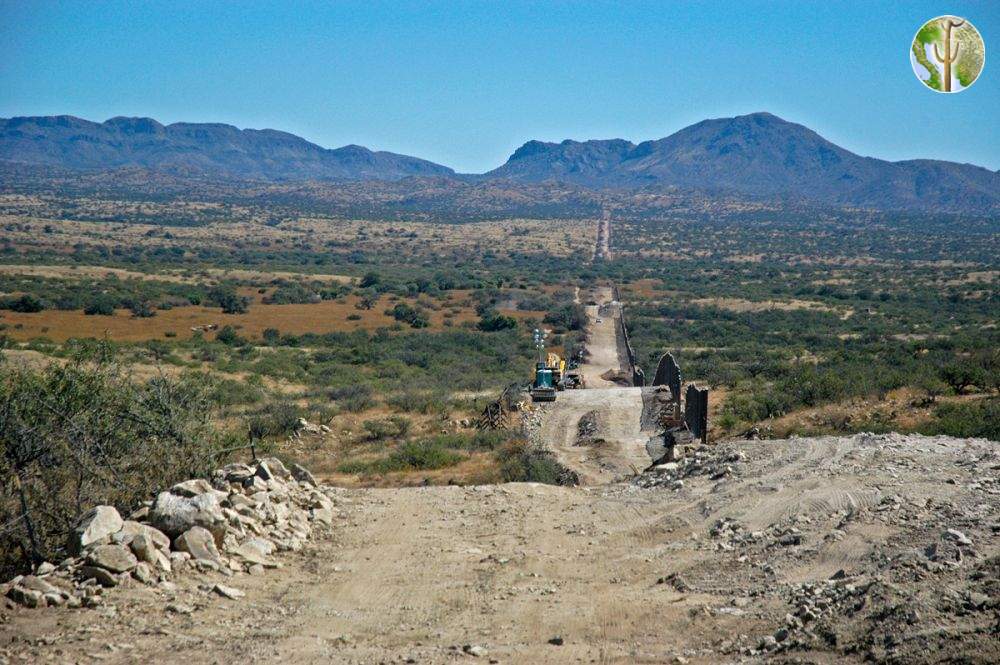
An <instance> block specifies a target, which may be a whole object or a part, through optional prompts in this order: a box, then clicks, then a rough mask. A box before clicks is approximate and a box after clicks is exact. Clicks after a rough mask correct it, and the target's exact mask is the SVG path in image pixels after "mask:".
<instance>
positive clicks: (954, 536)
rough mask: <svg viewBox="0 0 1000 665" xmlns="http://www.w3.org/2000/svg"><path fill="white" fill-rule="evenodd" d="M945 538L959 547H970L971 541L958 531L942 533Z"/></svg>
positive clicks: (949, 530)
mask: <svg viewBox="0 0 1000 665" xmlns="http://www.w3.org/2000/svg"><path fill="white" fill-rule="evenodd" d="M944 536H945V538H948V539H950V540H954V541H955V542H956V543H958V544H959V545H967V546H970V547H971V546H972V540H971V539H970V538H969V537H968V536H966V535H965V534H964V533H962V532H961V531H959V530H958V529H948V530H947V531H945V532H944Z"/></svg>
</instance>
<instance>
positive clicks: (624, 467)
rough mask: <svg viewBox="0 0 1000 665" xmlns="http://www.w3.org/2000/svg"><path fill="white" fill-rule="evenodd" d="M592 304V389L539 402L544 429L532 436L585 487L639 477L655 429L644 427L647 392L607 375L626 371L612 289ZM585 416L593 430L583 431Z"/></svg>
mask: <svg viewBox="0 0 1000 665" xmlns="http://www.w3.org/2000/svg"><path fill="white" fill-rule="evenodd" d="M590 298H591V299H593V300H594V301H596V302H598V303H600V304H599V305H588V306H587V307H586V309H587V316H588V319H589V323H588V326H587V351H588V356H587V360H586V362H585V363H584V364H582V365H581V366H580V368H579V369H580V372H581V374H583V376H584V380H585V381H586V386H587V388H586V389H585V390H566V391H563V392H560V393H558V396H557V398H556V401H555V402H554V403H548V404H546V403H542V404H539V405H537V407H538V409H539V412H540V415H541V427H540V428H539V429H538V431H537V432H536V433H534V434H533V436H532V438H533V439H534V440H535V441H536V442H537V443H539V444H540V445H542V446H545V447H546V448H548V449H549V450H551V451H553V452H554V453H555V455H556V458H557V459H558V460H559V461H560V462H561V463H562V464H563V465H564V466H566V467H567V468H569V469H571V470H572V471H574V472H576V474H577V475H578V476H579V478H580V483H581V484H583V485H602V484H607V483H610V482H614V481H616V480H621V479H623V478H626V477H630V476H633V475H635V474H637V473H639V472H640V471H642V470H643V469H645V468H646V467H648V466H649V463H650V461H651V460H650V458H649V456H648V455H647V454H646V448H645V446H646V441H648V440H649V437H650V436H652V435H653V434H654V433H655V432H654V431H653V430H648V431H647V430H643V429H642V425H643V423H642V409H643V391H642V389H641V388H633V387H624V386H619V385H618V384H616V383H615V382H614V381H610V380H608V379H606V378H604V377H605V376H610V375H612V374H620V373H621V372H622V369H623V359H622V358H621V357H620V356H619V348H620V346H621V345H620V344H619V343H618V318H619V317H620V316H621V311H620V308H619V306H618V304H617V303H612V302H611V289H610V288H599V289H595V290H594V292H592V293H591V294H590ZM581 419H583V420H585V421H587V422H589V423H590V426H591V428H592V431H589V432H588V433H587V434H586V436H581V435H580V423H581Z"/></svg>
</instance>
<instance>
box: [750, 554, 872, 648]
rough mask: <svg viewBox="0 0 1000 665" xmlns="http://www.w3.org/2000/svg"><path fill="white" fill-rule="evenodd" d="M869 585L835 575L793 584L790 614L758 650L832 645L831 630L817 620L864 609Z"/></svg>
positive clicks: (833, 640)
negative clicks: (822, 644) (815, 643)
mask: <svg viewBox="0 0 1000 665" xmlns="http://www.w3.org/2000/svg"><path fill="white" fill-rule="evenodd" d="M871 586H872V582H871V581H869V580H865V579H859V578H850V577H847V576H846V575H844V573H843V571H838V572H837V574H835V575H834V576H833V577H832V578H831V579H829V580H825V581H822V582H807V583H802V584H793V585H791V587H790V588H789V589H788V594H789V602H790V604H791V606H792V607H793V608H795V609H794V612H791V613H788V614H786V615H785V621H784V625H782V626H781V627H780V628H778V630H776V631H775V633H774V635H768V636H766V637H765V638H764V639H763V640H761V642H760V644H759V645H758V647H757V648H758V650H760V651H765V652H773V651H783V650H786V649H794V648H800V647H804V646H808V645H810V644H812V643H814V642H816V641H820V640H822V641H825V642H828V643H829V642H831V641H832V642H833V643H836V636H835V635H834V634H832V633H831V632H830V630H831V628H830V627H829V626H827V625H821V621H820V620H821V619H823V618H826V617H830V616H832V615H835V614H842V613H851V612H854V611H857V610H859V609H861V608H862V607H864V605H865V596H866V594H867V593H868V591H869V588H870V587H871Z"/></svg>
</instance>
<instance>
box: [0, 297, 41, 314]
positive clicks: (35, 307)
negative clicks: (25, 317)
mask: <svg viewBox="0 0 1000 665" xmlns="http://www.w3.org/2000/svg"><path fill="white" fill-rule="evenodd" d="M0 309H9V310H10V311H12V312H20V313H22V314H35V313H37V312H41V311H42V310H44V309H45V303H44V302H42V301H41V300H40V299H39V298H38V297H36V296H34V295H32V294H30V293H26V294H24V295H23V296H19V297H17V298H0Z"/></svg>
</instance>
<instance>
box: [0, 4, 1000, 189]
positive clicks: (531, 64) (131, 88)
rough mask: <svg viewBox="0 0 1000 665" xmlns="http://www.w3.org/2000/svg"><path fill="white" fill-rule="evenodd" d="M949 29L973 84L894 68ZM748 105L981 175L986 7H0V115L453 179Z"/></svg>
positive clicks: (986, 158)
mask: <svg viewBox="0 0 1000 665" xmlns="http://www.w3.org/2000/svg"><path fill="white" fill-rule="evenodd" d="M944 13H951V14H957V15H961V16H964V17H966V18H968V19H969V20H971V21H972V23H973V24H975V25H976V27H977V28H978V29H979V31H980V33H981V34H982V35H983V38H984V40H985V42H986V66H985V69H984V71H983V73H982V75H981V76H980V79H979V80H978V81H977V82H976V83H975V85H973V86H972V88H970V89H969V90H967V91H964V92H962V93H960V94H957V95H942V94H938V93H934V92H932V91H930V90H928V89H926V88H925V87H924V86H922V85H921V84H920V83H919V82H918V81H917V80H916V78H915V77H914V75H913V73H912V71H911V69H910V60H909V51H908V49H909V44H910V41H911V39H912V38H913V35H914V33H915V32H916V30H917V28H918V27H919V26H920V25H921V24H922V23H923V22H924V21H925V20H927V19H929V18H932V17H934V16H938V15H940V14H944ZM759 110H767V111H771V112H772V113H775V114H777V115H780V116H782V117H784V118H786V119H788V120H793V121H795V122H800V123H802V124H805V125H807V126H809V127H811V128H813V129H815V130H816V131H818V132H819V133H820V134H822V135H824V136H825V137H826V138H828V139H830V140H831V141H834V142H835V143H838V144H840V145H842V146H844V147H846V148H848V149H850V150H853V151H855V152H858V153H861V154H864V155H871V156H875V157H882V158H886V159H907V158H914V157H930V158H938V159H949V160H954V161H961V162H971V163H975V164H981V165H984V166H987V167H989V168H992V169H998V168H1000V2H996V0H986V1H983V2H962V1H955V0H949V2H947V3H942V2H923V1H920V0H908V1H907V2H879V1H868V2H802V1H799V2H759V3H755V2H750V1H749V0H743V1H741V2H694V1H690V2H617V3H615V2H606V3H605V2H583V1H578V2H511V1H507V2H496V3H491V2H471V1H466V2H458V1H457V0H456V1H454V2H419V3H417V2H414V3H406V2H402V1H401V0H396V1H394V2H378V1H373V0H366V1H364V2H348V1H344V2H330V1H328V2H316V3H311V2H288V1H286V2H273V3H267V2H251V1H249V0H247V1H244V2H222V1H213V2H183V1H178V0H174V1H172V2H97V1H91V2H45V1H42V0H17V1H14V2H9V1H8V0H0V117H10V116H16V115H55V114H64V113H65V114H71V115H77V116H80V117H84V118H87V119H90V120H105V119H107V118H109V117H112V116H115V115H129V116H151V117H154V118H156V119H158V120H160V121H161V122H175V121H179V120H185V121H193V122H209V121H212V122H226V123H230V124H234V125H237V126H239V127H255V128H263V127H271V128H275V129H282V130H286V131H290V132H293V133H295V134H299V135H301V136H303V137H305V138H307V139H309V140H311V141H314V142H316V143H319V144H320V145H323V146H326V147H337V146H341V145H344V144H347V143H358V144H362V145H366V146H368V147H370V148H373V149H381V150H392V151H395V152H402V153H406V154H412V155H417V156H420V157H424V158H426V159H431V160H433V161H436V162H440V163H443V164H446V165H448V166H451V167H453V168H455V169H457V170H459V171H464V172H479V171H484V170H487V169H490V168H493V167H495V166H498V165H499V164H501V163H502V162H503V161H504V160H505V159H506V158H507V157H508V156H509V155H510V153H511V152H512V151H513V150H514V149H515V148H516V147H517V146H519V145H520V144H522V143H523V142H524V141H527V140H528V139H541V140H553V141H558V140H562V139H564V138H575V139H587V138H612V137H620V138H626V139H631V140H634V141H638V140H643V139H649V138H659V137H662V136H666V135H668V134H670V133H672V132H674V131H676V130H678V129H680V128H682V127H684V126H686V125H689V124H691V123H693V122H697V121H698V120H702V119H704V118H710V117H723V116H730V115H737V114H742V113H749V112H753V111H759Z"/></svg>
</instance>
